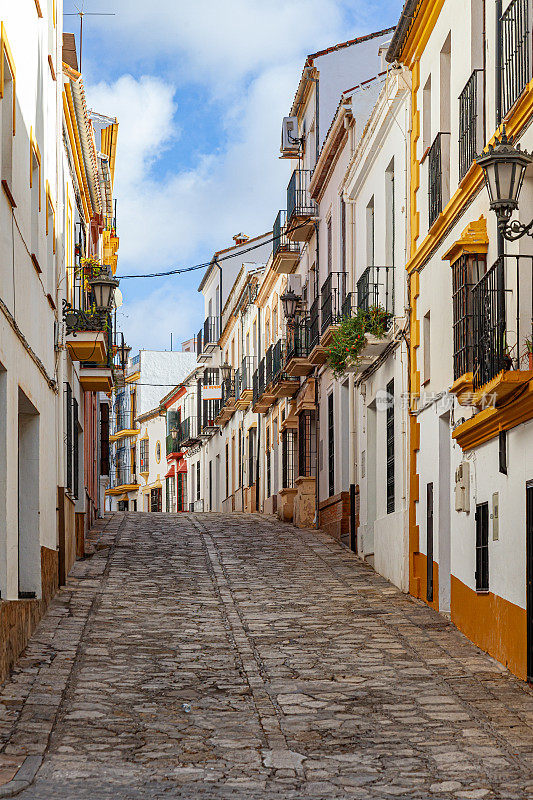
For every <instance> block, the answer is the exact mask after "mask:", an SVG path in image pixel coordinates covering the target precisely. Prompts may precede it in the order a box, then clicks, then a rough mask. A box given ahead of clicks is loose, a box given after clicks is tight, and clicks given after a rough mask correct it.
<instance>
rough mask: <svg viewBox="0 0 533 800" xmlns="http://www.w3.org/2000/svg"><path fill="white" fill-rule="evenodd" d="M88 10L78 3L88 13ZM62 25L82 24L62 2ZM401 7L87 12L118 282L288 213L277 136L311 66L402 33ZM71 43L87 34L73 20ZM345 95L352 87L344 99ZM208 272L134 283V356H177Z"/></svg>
mask: <svg viewBox="0 0 533 800" xmlns="http://www.w3.org/2000/svg"><path fill="white" fill-rule="evenodd" d="M81 1H82V0H79V2H77V3H76V5H77V6H78V8H79V7H80V5H81ZM64 5H65V7H64V10H65V12H68V11H75V10H76V7H75V5H74V3H73V2H72V0H65V4H64ZM401 6H402V3H401V2H400V0H386V1H385V2H365V1H364V0H351V2H347V1H346V0H195V2H194V3H191V2H189V0H187V1H186V0H152V2H150V3H146V0H105V1H104V0H84V4H83V9H84V10H85V11H86V12H97V11H107V12H115V14H116V16H106V17H97V16H92V17H91V16H88V17H86V18H85V22H84V33H83V56H82V57H83V63H82V71H83V75H84V81H85V87H86V92H87V98H88V104H89V106H90V107H91V108H94V109H95V110H97V111H99V112H101V113H103V114H109V115H110V116H117V117H118V121H119V139H118V148H117V170H116V176H115V196H116V197H117V200H118V213H117V217H118V233H119V236H120V249H119V269H118V274H119V275H120V274H128V275H129V274H141V273H145V272H151V271H163V270H166V269H171V268H173V267H177V266H189V265H192V264H195V263H201V262H205V261H207V260H209V258H210V256H211V255H212V253H213V251H214V250H218V249H221V248H223V247H227V246H229V245H230V244H232V236H233V235H234V234H235V233H238V232H240V231H243V232H244V233H246V234H248V235H249V236H255V235H257V234H259V233H262V232H263V231H265V230H268V229H269V228H271V226H272V222H273V219H274V217H275V214H276V213H277V210H278V209H279V208H283V207H284V190H285V188H286V185H287V180H288V175H287V165H286V163H285V162H283V161H280V160H279V159H278V155H279V139H280V126H281V119H282V117H283V116H284V115H285V114H286V113H287V112H288V109H289V107H290V103H291V100H292V97H293V96H294V92H295V89H296V86H297V82H298V80H299V77H300V73H301V70H302V66H303V62H304V60H305V56H306V55H307V53H311V52H314V51H316V50H319V49H322V48H324V47H328V46H330V45H332V44H335V43H336V42H341V41H344V40H346V39H350V38H353V37H354V36H359V35H362V34H365V33H369V32H370V31H373V30H380V29H382V28H386V27H389V26H392V25H394V24H395V23H396V21H397V19H398V16H399V13H400V10H401ZM64 28H65V30H67V31H74V32H75V33H76V34H77V33H78V31H79V21H78V19H77V18H76V17H68V16H67V17H65V20H64ZM348 85H349V81H348V83H347V86H348ZM201 274H202V273H201V272H193V273H190V274H189V275H186V276H181V277H180V276H175V277H172V278H165V279H135V280H124V281H123V282H122V284H121V290H122V292H123V296H124V305H123V307H122V309H121V311H120V316H119V322H120V326H121V328H122V329H123V330H124V332H125V334H126V336H127V339H128V341H129V343H130V344H131V345H132V347H133V348H134V349H139V348H141V347H143V348H148V349H151V348H153V349H167V348H168V347H169V345H170V333H171V332H172V333H173V337H174V346H175V347H176V343H177V342H180V341H182V340H185V339H187V338H189V337H190V336H191V335H193V334H194V333H195V332H196V331H197V330H198V328H199V327H200V324H201V322H202V320H203V303H202V298H201V295H199V294H198V293H197V286H198V283H199V281H200V278H201Z"/></svg>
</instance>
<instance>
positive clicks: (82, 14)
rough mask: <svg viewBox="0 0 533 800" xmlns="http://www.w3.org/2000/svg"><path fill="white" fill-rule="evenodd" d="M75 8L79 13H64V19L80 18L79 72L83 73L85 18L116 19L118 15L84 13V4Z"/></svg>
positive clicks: (105, 12)
mask: <svg viewBox="0 0 533 800" xmlns="http://www.w3.org/2000/svg"><path fill="white" fill-rule="evenodd" d="M74 8H76V9H77V11H68V12H64V14H63V16H64V17H79V18H80V63H79V68H80V69H79V71H80V72H81V50H82V46H83V18H84V17H115V16H116V14H115V13H113V12H109V11H84V10H83V4H82V6H81V8H78V6H77V5H75V4H74Z"/></svg>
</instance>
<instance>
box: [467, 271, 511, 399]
mask: <svg viewBox="0 0 533 800" xmlns="http://www.w3.org/2000/svg"><path fill="white" fill-rule="evenodd" d="M472 302H473V311H474V389H478V388H479V387H480V386H483V384H485V383H487V382H488V381H490V380H491V379H492V378H494V376H495V375H497V374H498V373H499V372H500V371H501V370H502V369H504V367H505V365H506V358H505V319H506V313H505V312H506V309H505V267H504V261H503V259H498V260H497V261H496V263H495V264H494V265H493V266H492V267H491V268H490V269H489V270H488V271H487V272H486V273H485V275H484V276H483V277H482V278H481V280H480V281H479V282H478V283H477V284H476V286H474V287H473V289H472Z"/></svg>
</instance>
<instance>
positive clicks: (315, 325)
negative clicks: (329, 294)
mask: <svg viewBox="0 0 533 800" xmlns="http://www.w3.org/2000/svg"><path fill="white" fill-rule="evenodd" d="M319 306H320V298H319V297H315V299H314V300H313V302H312V303H311V308H310V310H309V349H310V350H312V349H313V347H315V345H317V344H318V342H319V341H320V313H319Z"/></svg>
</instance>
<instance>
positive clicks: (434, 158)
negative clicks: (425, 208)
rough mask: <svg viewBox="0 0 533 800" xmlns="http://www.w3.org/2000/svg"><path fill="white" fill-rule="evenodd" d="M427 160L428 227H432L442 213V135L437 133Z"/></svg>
mask: <svg viewBox="0 0 533 800" xmlns="http://www.w3.org/2000/svg"><path fill="white" fill-rule="evenodd" d="M427 160H428V192H429V227H431V226H432V225H433V223H434V222H435V220H436V219H437V217H438V216H439V214H440V212H441V211H442V134H441V133H437V135H436V137H435V139H434V141H433V144H432V145H431V147H430V148H429V153H428V156H427Z"/></svg>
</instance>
